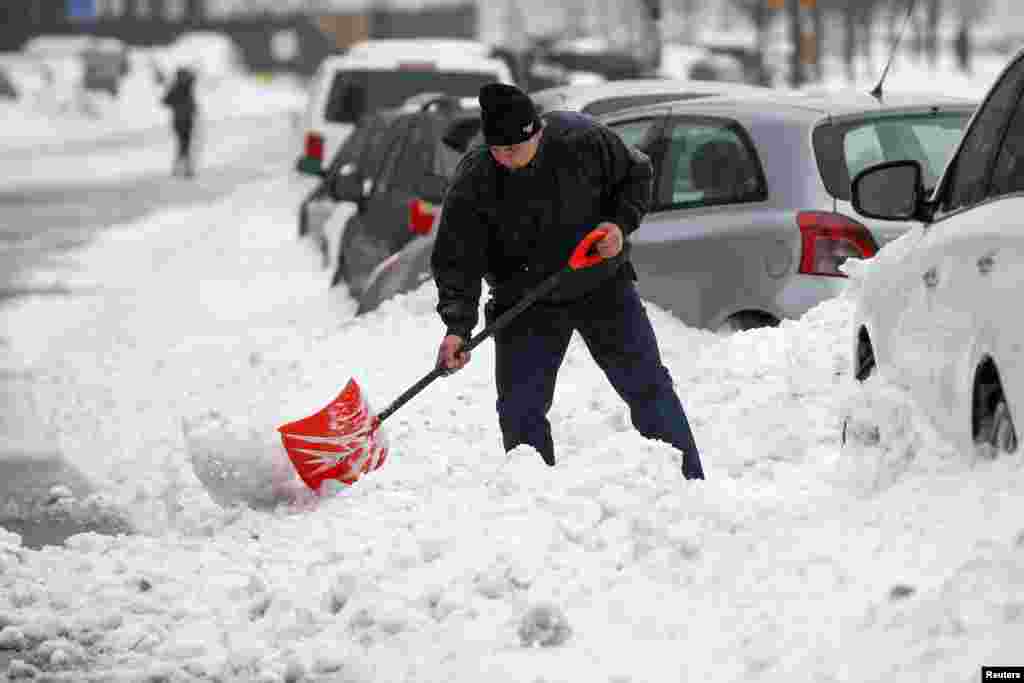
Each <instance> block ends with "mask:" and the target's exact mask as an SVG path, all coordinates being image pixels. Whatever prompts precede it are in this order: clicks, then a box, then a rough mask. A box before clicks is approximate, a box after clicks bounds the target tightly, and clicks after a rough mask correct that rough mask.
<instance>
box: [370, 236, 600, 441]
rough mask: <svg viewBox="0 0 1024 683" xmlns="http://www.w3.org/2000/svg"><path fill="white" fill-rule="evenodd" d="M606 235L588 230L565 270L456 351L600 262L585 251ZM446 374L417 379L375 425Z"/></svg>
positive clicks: (476, 343)
mask: <svg viewBox="0 0 1024 683" xmlns="http://www.w3.org/2000/svg"><path fill="white" fill-rule="evenodd" d="M607 234H608V230H606V229H605V228H597V229H596V230H591V231H590V232H589V233H588V234H587V236H586V237H584V238H583V239H582V240H580V243H579V244H578V245H577V246H576V249H575V250H574V251H573V253H572V256H571V257H570V258H569V264H568V265H567V266H566V267H565V268H563V269H561V270H559V271H557V272H555V273H553V274H551V275H549V276H548V277H547V278H546V279H545V280H544V281H543V282H541V283H540V284H539V285H537V286H536V287H534V288H533V289H531V290H530V291H528V292H527V293H526V294H524V295H523V298H522V299H520V300H519V301H518V302H517V303H516V305H515V306H513V307H512V308H510V309H508V310H507V311H505V312H504V313H502V314H501V315H499V316H498V317H497V318H496V319H495V320H494V322H492V323H491V324H490V325H487V326H486V327H484V329H482V330H480V333H479V334H477V335H475V336H473V337H472V338H470V339H468V340H466V343H465V344H463V346H462V348H461V349H459V351H460V352H463V353H466V352H469V351H472V350H473V349H475V348H476V347H477V346H479V345H480V342H482V341H484V340H485V339H487V338H488V337H490V336H492V335H493V334H494V333H495V332H497V331H498V330H500V329H502V328H503V327H505V326H506V325H508V324H509V323H510V322H512V320H513V319H514V318H516V317H517V316H518V315H519V314H520V313H522V312H523V311H525V310H526V309H527V308H529V307H530V306H532V305H533V304H534V303H535V302H536V301H537V299H539V298H541V297H542V296H544V295H545V294H547V293H548V292H550V291H551V290H553V289H554V288H555V287H557V286H558V283H559V282H560V281H561V280H562V276H563V275H565V274H566V273H568V272H571V271H574V270H580V269H582V268H588V267H590V266H592V265H595V264H597V263H600V262H601V261H603V260H604V257H603V256H601V255H600V254H597V253H595V254H590V253H588V252H589V251H590V249H591V248H592V247H593V246H594V244H595V243H596V242H598V241H599V240H601V239H604V237H605V235H607ZM448 374H451V372H450V371H449V370H448V369H447V368H443V367H441V366H437V367H435V368H434V369H433V370H431V371H430V372H428V373H427V374H426V375H424V376H423V377H421V378H420V380H419V381H418V382H416V384H414V385H412V386H411V387H409V388H408V389H406V390H405V392H404V393H403V394H402V395H401V396H399V397H398V398H396V399H395V400H394V401H393V402H392V403H391V405H389V406H388V407H387V408H385V409H384V410H382V411H380V412H379V413H378V414H377V420H376V422H377V424H378V425H379V424H380V423H381V422H383V421H384V420H386V419H387V418H388V417H389V416H390V415H391V414H392V413H394V412H395V411H396V410H398V409H399V408H401V407H402V406H404V405H405V404H406V403H408V402H409V399H411V398H412V397H413V396H415V395H416V394H418V393H420V392H421V391H423V390H424V389H426V388H427V385H429V384H430V383H431V382H433V381H434V380H435V379H437V378H438V377H442V376H444V375H448Z"/></svg>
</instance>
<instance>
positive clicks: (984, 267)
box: [978, 254, 996, 275]
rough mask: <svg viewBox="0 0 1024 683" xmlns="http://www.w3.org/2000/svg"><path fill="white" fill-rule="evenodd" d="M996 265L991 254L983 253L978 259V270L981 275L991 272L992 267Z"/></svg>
mask: <svg viewBox="0 0 1024 683" xmlns="http://www.w3.org/2000/svg"><path fill="white" fill-rule="evenodd" d="M995 265H996V258H995V256H994V255H992V254H985V255H984V256H982V257H981V258H980V259H978V272H979V273H981V274H982V275H988V274H989V273H991V272H992V267H993V266H995Z"/></svg>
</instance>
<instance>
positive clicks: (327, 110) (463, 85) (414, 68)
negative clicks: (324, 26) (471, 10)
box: [297, 39, 513, 176]
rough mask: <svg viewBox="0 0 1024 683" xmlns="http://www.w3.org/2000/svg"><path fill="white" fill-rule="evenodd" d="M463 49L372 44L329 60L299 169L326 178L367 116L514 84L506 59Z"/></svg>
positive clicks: (316, 91) (316, 86)
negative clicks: (419, 98)
mask: <svg viewBox="0 0 1024 683" xmlns="http://www.w3.org/2000/svg"><path fill="white" fill-rule="evenodd" d="M377 43H379V44H377ZM457 45H458V43H457V42H453V41H438V40H426V41H416V40H411V39H410V40H381V41H366V42H364V43H358V44H356V45H355V46H353V49H351V50H349V51H348V52H347V53H346V54H344V55H340V56H332V57H328V58H327V59H325V60H324V61H323V63H322V64H321V65H320V67H319V69H317V72H316V75H315V76H314V77H313V81H312V85H311V90H310V95H309V101H308V104H307V108H306V114H305V121H304V126H305V128H304V130H305V131H306V132H305V137H304V140H303V150H302V155H301V156H300V157H299V160H298V163H297V169H298V170H299V171H300V172H303V173H308V174H310V175H318V176H319V175H322V174H323V167H324V164H325V162H329V161H330V160H331V159H332V158H334V154H335V152H337V150H338V148H339V147H340V146H341V143H342V141H343V140H344V139H345V137H346V136H348V134H349V133H351V132H352V129H353V128H354V127H355V124H356V123H358V121H359V120H360V118H362V116H363V114H366V113H370V112H374V111H378V110H380V109H387V108H391V107H397V106H400V105H401V104H402V103H403V102H405V101H406V100H408V99H409V98H410V97H412V96H413V95H416V94H418V93H422V92H432V93H440V94H444V95H452V96H455V97H476V95H477V93H478V92H479V90H480V86H482V85H484V84H485V83H491V82H494V81H501V82H504V83H512V82H513V78H512V73H511V71H510V70H509V68H508V65H507V64H506V63H505V62H504V61H503V60H501V59H497V58H491V57H487V56H484V55H482V54H481V49H482V48H481V47H475V48H473V49H469V48H467V49H464V50H459V49H456V48H457ZM471 45H472V44H471Z"/></svg>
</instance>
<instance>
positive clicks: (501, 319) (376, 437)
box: [277, 228, 608, 491]
mask: <svg viewBox="0 0 1024 683" xmlns="http://www.w3.org/2000/svg"><path fill="white" fill-rule="evenodd" d="M607 234H608V231H607V230H605V229H604V228H598V229H596V230H592V231H591V232H590V233H589V234H588V235H587V236H586V237H584V238H583V240H582V241H580V243H579V245H577V247H576V249H575V250H574V251H573V253H572V256H571V257H570V258H569V263H568V264H567V265H566V266H565V268H563V269H562V270H560V271H558V272H556V273H554V274H553V275H550V276H549V277H548V278H547V279H546V280H544V281H543V282H541V283H540V284H539V285H537V286H536V287H535V288H534V289H531V290H530V291H529V292H527V293H526V294H525V295H524V296H523V298H522V299H521V300H520V301H519V302H518V303H517V304H516V305H515V306H513V307H512V308H510V309H509V310H507V311H506V312H504V313H502V314H501V315H500V316H498V318H497V319H496V320H495V321H494V322H492V323H491V324H490V325H488V326H486V327H485V328H484V329H483V330H481V331H480V334H478V335H476V336H475V337H473V338H471V339H470V340H469V341H467V342H466V343H465V345H464V346H463V347H462V348H461V349H460V351H463V352H468V351H471V350H473V349H474V348H476V346H477V345H478V344H480V342H482V341H484V340H485V339H487V338H488V337H490V336H491V335H493V334H494V333H495V332H497V331H498V330H500V329H501V328H503V327H505V326H506V325H508V324H509V322H511V321H512V319H513V318H515V317H516V316H518V315H519V314H520V313H522V312H523V311H525V310H526V309H527V308H529V307H530V306H531V305H532V304H533V303H534V302H536V301H537V299H539V298H541V297H542V296H544V295H545V294H547V293H548V292H550V291H551V290H553V289H554V288H555V287H556V286H557V285H558V283H559V282H560V281H561V279H562V277H564V276H565V275H566V274H567V273H570V272H572V271H574V270H581V269H583V268H587V267H589V266H592V265H594V264H596V263H600V262H601V261H602V260H604V259H603V257H602V256H601V255H600V254H598V253H596V252H591V249H592V247H593V246H594V244H595V243H596V242H598V241H599V240H601V239H602V238H604V236H605V235H607ZM447 374H449V370H448V369H447V368H443V367H441V366H438V367H435V368H434V369H433V370H431V371H430V372H429V373H427V374H426V375H425V376H424V377H423V378H422V379H420V381H418V382H416V384H414V385H412V386H411V387H409V389H407V390H406V391H405V393H403V394H402V395H401V396H399V397H398V398H397V399H395V401H394V402H393V403H392V404H391V405H389V406H388V407H387V408H385V409H384V410H382V411H381V412H380V413H379V414H378V415H374V414H373V413H372V411H371V410H370V406H369V405H368V404H367V402H366V399H365V398H364V397H363V390H362V389H361V388H360V387H359V384H358V383H356V381H355V380H354V379H350V380H349V381H348V384H346V385H345V388H344V389H342V390H341V393H340V394H338V396H337V398H335V399H334V400H333V401H331V402H330V403H329V404H327V407H325V408H324V409H323V410H321V411H320V412H318V413H316V414H314V415H310V416H309V417H307V418H304V419H302V420H297V421H295V422H289V423H288V424H286V425H283V426H281V427H278V429H277V431H279V432H281V440H282V441H283V442H284V448H285V450H286V451H287V452H288V457H289V458H290V459H291V461H292V464H293V465H294V466H295V469H296V470H297V471H298V473H299V477H300V478H301V479H302V481H303V482H305V484H306V486H308V487H309V488H311V489H313V490H314V491H319V490H320V485H321V484H322V483H323V482H324V481H326V480H328V479H336V480H338V481H340V482H342V483H344V484H353V483H355V482H356V480H358V479H359V478H360V477H361V476H363V475H364V474H366V473H367V472H371V471H373V470H375V469H377V468H379V467H380V466H381V465H383V464H384V459H385V458H386V457H387V453H388V447H387V439H386V437H385V435H384V433H383V430H381V428H380V425H381V423H382V422H384V420H386V419H387V418H388V417H390V416H391V415H392V414H393V413H394V412H395V411H396V410H398V409H399V408H401V407H402V406H403V405H405V404H406V402H408V401H409V399H411V398H412V397H413V396H415V395H416V394H418V393H420V392H421V391H423V389H425V388H426V387H427V385H428V384H430V383H431V382H433V381H434V380H435V379H437V378H438V377H440V376H442V375H447Z"/></svg>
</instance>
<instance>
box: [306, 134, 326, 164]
mask: <svg viewBox="0 0 1024 683" xmlns="http://www.w3.org/2000/svg"><path fill="white" fill-rule="evenodd" d="M306 158H308V159H316V160H317V161H323V160H324V136H322V135H320V133H306Z"/></svg>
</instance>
